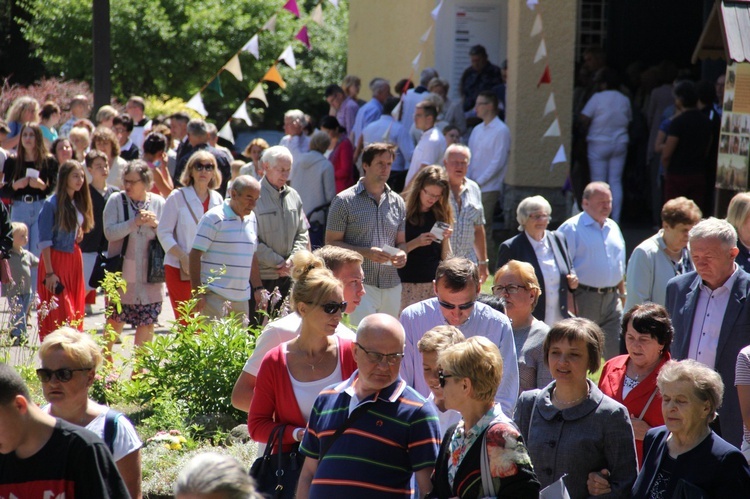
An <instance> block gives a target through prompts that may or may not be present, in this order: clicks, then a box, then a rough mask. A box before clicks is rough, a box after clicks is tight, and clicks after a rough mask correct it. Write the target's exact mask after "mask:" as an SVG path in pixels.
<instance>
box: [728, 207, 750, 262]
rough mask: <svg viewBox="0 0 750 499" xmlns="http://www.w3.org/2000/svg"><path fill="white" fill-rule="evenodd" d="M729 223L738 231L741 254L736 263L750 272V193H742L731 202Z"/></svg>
mask: <svg viewBox="0 0 750 499" xmlns="http://www.w3.org/2000/svg"><path fill="white" fill-rule="evenodd" d="M727 222H729V223H730V224H732V227H734V228H735V229H736V230H737V243H738V244H737V247H738V248H739V249H740V253H739V254H738V255H737V258H735V260H734V261H735V262H737V265H739V266H740V268H741V269H742V270H744V271H745V272H750V193H747V192H740V193H738V194H736V195H735V196H734V197H733V198H732V200H731V201H730V202H729V208H727Z"/></svg>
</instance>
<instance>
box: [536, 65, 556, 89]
mask: <svg viewBox="0 0 750 499" xmlns="http://www.w3.org/2000/svg"><path fill="white" fill-rule="evenodd" d="M542 83H547V84H549V83H552V77H551V76H550V74H549V65H547V66H544V73H542V77H541V78H539V83H537V84H536V88H539V87H540V86H541V85H542Z"/></svg>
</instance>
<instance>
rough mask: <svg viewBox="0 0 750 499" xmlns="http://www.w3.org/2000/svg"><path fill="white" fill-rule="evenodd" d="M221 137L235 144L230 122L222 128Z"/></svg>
mask: <svg viewBox="0 0 750 499" xmlns="http://www.w3.org/2000/svg"><path fill="white" fill-rule="evenodd" d="M219 137H222V138H225V139H227V140H228V141H229V142H231V143H232V144H234V134H233V133H232V127H231V126H230V125H229V122H228V121H227V122H226V123H225V124H224V126H223V127H221V130H219Z"/></svg>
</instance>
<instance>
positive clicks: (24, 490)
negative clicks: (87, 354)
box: [0, 364, 130, 498]
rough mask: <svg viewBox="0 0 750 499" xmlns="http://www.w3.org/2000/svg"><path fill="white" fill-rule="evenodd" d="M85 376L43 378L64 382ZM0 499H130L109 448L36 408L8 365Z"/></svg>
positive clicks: (3, 381) (3, 383)
mask: <svg viewBox="0 0 750 499" xmlns="http://www.w3.org/2000/svg"><path fill="white" fill-rule="evenodd" d="M85 375H86V374H85V373H84V372H78V370H67V369H59V370H57V371H51V372H46V370H44V372H43V373H40V377H42V376H47V377H49V376H55V377H57V379H59V380H60V381H61V382H66V381H65V380H67V381H70V380H71V378H72V377H73V376H85ZM0 497H108V498H120V497H122V498H127V497H130V495H129V494H128V490H127V488H126V487H125V483H124V482H123V481H122V477H121V476H120V473H119V472H118V471H117V466H116V465H115V462H114V460H113V458H112V454H110V452H109V450H108V449H107V446H106V444H105V443H104V442H103V441H102V440H101V439H100V438H99V437H97V436H96V435H94V434H93V433H91V432H90V431H88V430H86V429H84V428H81V427H78V426H74V425H72V424H70V423H67V422H65V421H63V420H61V419H55V418H54V417H52V416H50V415H49V414H47V413H45V412H44V411H42V410H41V409H40V408H39V407H37V406H36V405H35V404H34V402H32V401H31V397H30V395H29V391H28V389H27V388H26V385H24V382H23V380H22V379H21V377H20V376H19V375H18V373H17V372H16V371H15V370H14V369H13V368H12V367H10V366H8V365H7V364H0Z"/></svg>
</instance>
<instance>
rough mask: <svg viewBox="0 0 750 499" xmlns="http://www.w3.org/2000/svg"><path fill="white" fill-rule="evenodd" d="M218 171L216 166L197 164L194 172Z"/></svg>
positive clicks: (194, 166)
mask: <svg viewBox="0 0 750 499" xmlns="http://www.w3.org/2000/svg"><path fill="white" fill-rule="evenodd" d="M215 169H216V165H215V164H213V163H197V164H195V165H193V170H195V171H197V172H212V171H214V170H215Z"/></svg>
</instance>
